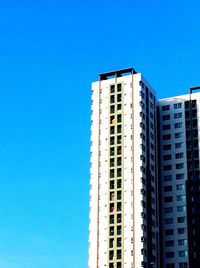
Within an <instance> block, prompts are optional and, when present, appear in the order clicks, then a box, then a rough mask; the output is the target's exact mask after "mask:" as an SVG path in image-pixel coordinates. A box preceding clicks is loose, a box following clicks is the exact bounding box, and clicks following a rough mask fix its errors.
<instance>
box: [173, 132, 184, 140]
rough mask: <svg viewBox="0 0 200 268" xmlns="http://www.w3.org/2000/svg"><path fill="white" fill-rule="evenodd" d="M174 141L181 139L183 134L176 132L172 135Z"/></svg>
mask: <svg viewBox="0 0 200 268" xmlns="http://www.w3.org/2000/svg"><path fill="white" fill-rule="evenodd" d="M174 137H175V139H178V138H182V137H183V132H178V133H175V134H174Z"/></svg>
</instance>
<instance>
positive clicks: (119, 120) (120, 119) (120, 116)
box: [117, 114, 122, 123]
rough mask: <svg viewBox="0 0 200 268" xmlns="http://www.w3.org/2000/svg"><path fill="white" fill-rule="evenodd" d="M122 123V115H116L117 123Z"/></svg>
mask: <svg viewBox="0 0 200 268" xmlns="http://www.w3.org/2000/svg"><path fill="white" fill-rule="evenodd" d="M121 122H122V115H121V114H118V115H117V123H121Z"/></svg>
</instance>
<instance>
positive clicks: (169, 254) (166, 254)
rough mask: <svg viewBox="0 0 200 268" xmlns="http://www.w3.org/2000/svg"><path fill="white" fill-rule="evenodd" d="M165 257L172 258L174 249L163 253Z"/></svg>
mask: <svg viewBox="0 0 200 268" xmlns="http://www.w3.org/2000/svg"><path fill="white" fill-rule="evenodd" d="M165 256H166V258H174V251H168V252H166V253H165Z"/></svg>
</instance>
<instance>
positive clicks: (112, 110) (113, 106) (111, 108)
mask: <svg viewBox="0 0 200 268" xmlns="http://www.w3.org/2000/svg"><path fill="white" fill-rule="evenodd" d="M114 112H115V105H111V106H110V113H111V114H113V113H114Z"/></svg>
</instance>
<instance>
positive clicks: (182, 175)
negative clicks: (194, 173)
mask: <svg viewBox="0 0 200 268" xmlns="http://www.w3.org/2000/svg"><path fill="white" fill-rule="evenodd" d="M176 179H177V180H182V179H184V173H178V174H176Z"/></svg>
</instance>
